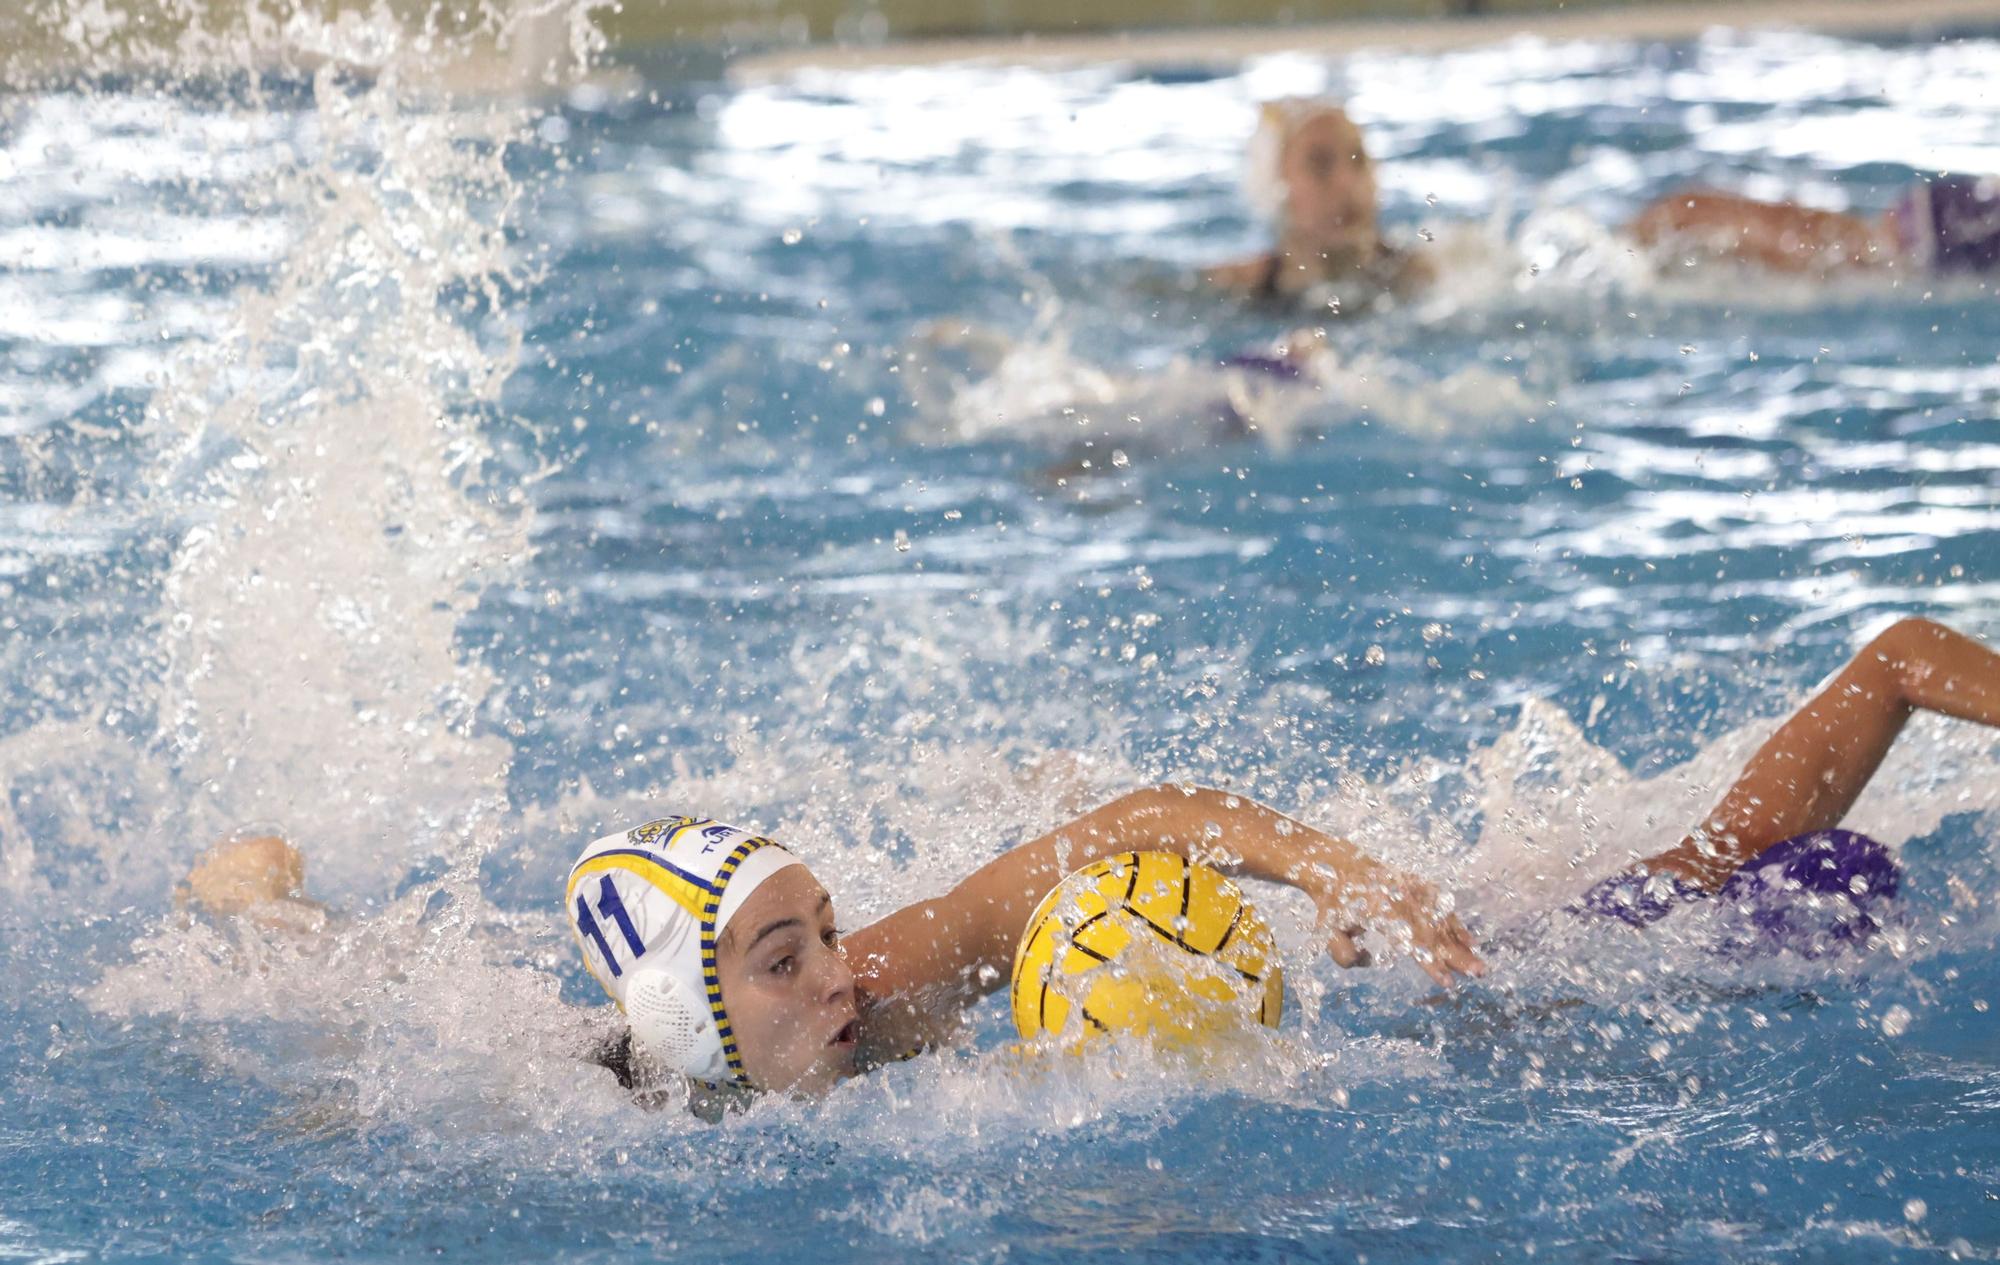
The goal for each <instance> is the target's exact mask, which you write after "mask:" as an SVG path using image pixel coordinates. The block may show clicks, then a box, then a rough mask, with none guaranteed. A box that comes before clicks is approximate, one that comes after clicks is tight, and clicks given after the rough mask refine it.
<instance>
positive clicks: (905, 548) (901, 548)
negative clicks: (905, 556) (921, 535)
mask: <svg viewBox="0 0 2000 1265" xmlns="http://www.w3.org/2000/svg"><path fill="white" fill-rule="evenodd" d="M896 552H897V553H908V552H910V533H908V532H906V531H904V530H903V529H902V528H900V527H898V528H897V529H896Z"/></svg>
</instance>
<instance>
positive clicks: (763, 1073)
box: [716, 865, 858, 1094]
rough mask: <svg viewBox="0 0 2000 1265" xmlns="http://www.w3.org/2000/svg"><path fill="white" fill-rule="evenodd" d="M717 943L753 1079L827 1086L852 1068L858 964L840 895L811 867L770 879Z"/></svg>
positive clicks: (795, 1088)
mask: <svg viewBox="0 0 2000 1265" xmlns="http://www.w3.org/2000/svg"><path fill="white" fill-rule="evenodd" d="M717 947H718V949H719V952H718V954H717V959H716V966H717V970H718V973H719V974H720V976H721V979H722V1005H723V1009H724V1010H726V1011H727V1012H728V1014H729V1023H730V1027H731V1028H732V1029H733V1030H734V1031H735V1035H736V1048H737V1050H738V1051H739V1052H740V1053H741V1054H742V1057H743V1071H744V1074H745V1075H746V1076H748V1077H749V1078H750V1083H751V1084H753V1085H755V1086H757V1087H758V1088H759V1089H768V1090H778V1091H783V1092H789V1093H795V1094H820V1093H824V1092H826V1091H827V1090H828V1089H830V1088H832V1087H833V1085H834V1084H835V1083H836V1082H838V1081H839V1080H840V1079H841V1078H843V1077H846V1076H851V1075H853V1074H854V1070H855V1062H854V1051H855V1037H856V1028H857V1027H858V1024H857V1022H856V1010H855V993H854V972H853V971H851V970H849V969H848V967H847V959H846V958H844V957H842V956H841V954H840V946H839V941H838V938H837V936H836V934H835V932H834V929H833V902H832V900H831V899H830V898H829V897H828V896H827V894H826V889H825V888H823V887H821V886H820V885H819V880H817V879H815V878H814V877H813V876H812V873H811V872H810V871H809V870H807V869H806V867H805V866H803V865H793V866H787V867H786V868H785V869H782V870H780V871H778V872H777V873H776V874H773V875H772V876H771V877H770V878H768V879H766V880H765V881H764V883H763V884H762V885H761V886H759V887H758V888H757V890H756V891H755V892H754V893H752V894H751V896H750V898H749V899H748V900H746V901H744V902H743V907H742V908H740V909H738V910H737V911H736V913H735V915H734V916H732V917H731V918H730V920H729V928H728V930H727V931H726V932H725V933H724V935H723V938H722V943H721V944H720V945H718V946H717Z"/></svg>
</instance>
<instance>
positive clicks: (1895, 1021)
mask: <svg viewBox="0 0 2000 1265" xmlns="http://www.w3.org/2000/svg"><path fill="white" fill-rule="evenodd" d="M1909 1030H1910V1012H1909V1009H1908V1008H1907V1007H1904V1006H1891V1007H1889V1013H1888V1014H1886V1015H1883V1016H1882V1035H1883V1036H1887V1037H1900V1036H1902V1035H1903V1034H1904V1033H1905V1032H1908V1031H1909Z"/></svg>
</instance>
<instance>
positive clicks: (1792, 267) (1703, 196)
mask: <svg viewBox="0 0 2000 1265" xmlns="http://www.w3.org/2000/svg"><path fill="white" fill-rule="evenodd" d="M1626 231H1627V232H1628V233H1629V234H1630V235H1631V236H1632V237H1633V239H1634V240H1636V241H1637V242H1638V243H1639V244H1640V245H1642V246H1645V247H1648V248H1649V249H1654V250H1657V251H1659V252H1661V253H1662V254H1668V253H1671V254H1673V255H1678V256H1681V257H1683V258H1685V257H1686V256H1688V255H1690V254H1693V255H1695V256H1697V257H1703V258H1707V259H1710V260H1727V261H1731V262H1736V263H1744V264H1751V265H1754V266H1757V267H1762V268H1769V269H1772V270H1774V271H1778V272H1787V273H1795V274H1800V275H1806V276H1821V277H1824V276H1828V275H1832V274H1835V273H1844V272H1852V271H1855V270H1860V269H1870V270H1879V269H1889V268H1894V269H1898V270H1901V271H1906V272H1918V273H1926V274H1941V275H1952V274H1957V275H1961V276H1963V275H1977V274H1990V273H1994V272H1997V271H2000V177H1992V176H1988V177H1983V178H1981V177H1972V176H1955V175H1944V176H1939V177H1936V178H1934V179H1928V180H1918V181H1917V182H1916V183H1914V184H1912V185H1910V186H1909V187H1908V188H1907V189H1905V190H1904V191H1903V194H1902V196H1901V197H1900V198H1899V199H1898V200H1897V202H1896V204H1895V206H1894V207H1892V208H1891V209H1890V210H1888V211H1885V212H1883V213H1882V214H1881V215H1877V216H1873V217H1863V216H1859V215H1854V214H1850V213H1847V212H1842V211H1827V210H1821V209H1819V208H1817V207H1809V206H1800V205H1799V204H1797V203H1795V202H1764V201H1759V200H1758V199H1755V198H1746V197H1743V196H1741V195H1740V194H1734V193H1724V192H1720V191H1717V190H1713V189H1678V190H1676V191H1674V192H1672V193H1669V194H1666V195H1665V196H1663V197H1660V198H1657V199H1655V200H1654V201H1653V202H1651V203H1649V204H1648V205H1647V206H1646V208H1645V209H1644V210H1642V211H1640V212H1639V214H1638V216H1637V217H1636V218H1634V219H1633V221H1632V223H1631V224H1630V225H1629V226H1628V227H1627V230H1626Z"/></svg>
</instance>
